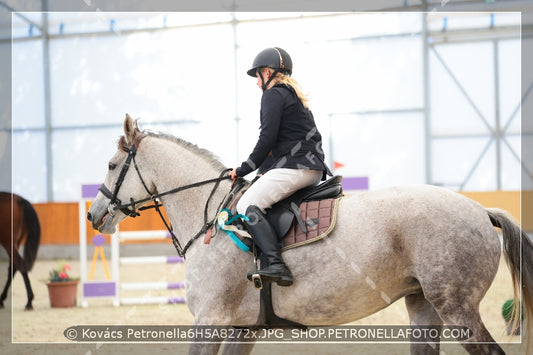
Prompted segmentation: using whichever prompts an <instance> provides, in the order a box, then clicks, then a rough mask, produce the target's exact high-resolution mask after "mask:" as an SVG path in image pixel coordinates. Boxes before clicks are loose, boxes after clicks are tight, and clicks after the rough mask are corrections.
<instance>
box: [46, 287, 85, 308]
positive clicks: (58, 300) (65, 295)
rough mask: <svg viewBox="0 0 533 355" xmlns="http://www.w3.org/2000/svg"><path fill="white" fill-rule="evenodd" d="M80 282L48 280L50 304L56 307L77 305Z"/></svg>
mask: <svg viewBox="0 0 533 355" xmlns="http://www.w3.org/2000/svg"><path fill="white" fill-rule="evenodd" d="M78 283H79V280H75V281H58V282H48V283H47V284H46V286H48V295H49V296H50V306H51V307H52V308H54V307H75V306H76V296H77V295H78Z"/></svg>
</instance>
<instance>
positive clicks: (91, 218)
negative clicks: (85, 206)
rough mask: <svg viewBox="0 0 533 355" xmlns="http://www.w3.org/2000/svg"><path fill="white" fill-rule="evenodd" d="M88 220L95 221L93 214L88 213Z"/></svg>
mask: <svg viewBox="0 0 533 355" xmlns="http://www.w3.org/2000/svg"><path fill="white" fill-rule="evenodd" d="M87 219H88V220H89V222H92V221H93V216H92V215H91V212H87Z"/></svg>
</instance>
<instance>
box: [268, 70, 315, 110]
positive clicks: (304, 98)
mask: <svg viewBox="0 0 533 355" xmlns="http://www.w3.org/2000/svg"><path fill="white" fill-rule="evenodd" d="M264 69H265V70H269V71H270V74H272V73H273V72H274V69H272V68H264ZM272 82H273V84H272V85H274V84H283V85H287V86H290V87H291V88H292V89H293V90H294V92H295V93H296V96H298V99H299V100H300V101H301V102H302V105H303V106H304V107H305V108H307V109H308V108H309V95H307V94H304V93H303V91H302V87H301V86H300V83H298V82H297V81H296V80H295V79H293V78H291V77H290V76H288V75H286V74H283V73H277V74H276V77H275V78H274V79H272Z"/></svg>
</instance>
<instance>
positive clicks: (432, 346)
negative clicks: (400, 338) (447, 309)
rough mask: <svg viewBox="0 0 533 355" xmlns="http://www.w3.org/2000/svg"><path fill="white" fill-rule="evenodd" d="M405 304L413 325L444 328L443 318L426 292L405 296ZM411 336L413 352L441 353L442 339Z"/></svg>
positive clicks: (421, 354)
mask: <svg viewBox="0 0 533 355" xmlns="http://www.w3.org/2000/svg"><path fill="white" fill-rule="evenodd" d="M405 305H406V306H407V312H408V313H409V318H410V320H411V326H431V327H432V328H436V329H438V331H439V333H440V331H441V329H442V324H443V323H442V319H440V317H439V315H438V313H437V311H436V310H435V308H434V307H433V306H432V305H431V303H429V302H428V301H427V300H426V299H425V298H424V294H422V293H418V294H414V295H408V296H406V297H405ZM414 341H415V339H414V338H413V336H411V354H420V355H423V354H424V355H425V354H436V355H438V354H439V353H440V339H439V338H437V339H435V338H416V341H417V342H416V343H415V342H414Z"/></svg>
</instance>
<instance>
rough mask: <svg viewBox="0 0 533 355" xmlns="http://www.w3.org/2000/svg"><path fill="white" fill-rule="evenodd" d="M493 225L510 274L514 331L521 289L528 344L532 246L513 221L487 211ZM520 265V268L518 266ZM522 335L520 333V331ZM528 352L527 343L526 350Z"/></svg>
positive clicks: (532, 317) (531, 320)
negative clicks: (500, 240)
mask: <svg viewBox="0 0 533 355" xmlns="http://www.w3.org/2000/svg"><path fill="white" fill-rule="evenodd" d="M487 213H488V214H489V218H490V221H491V222H492V225H493V226H495V227H498V228H501V230H502V234H503V252H504V256H505V261H506V262H507V265H508V266H509V269H510V271H511V278H512V280H513V292H514V300H513V309H512V313H511V314H512V315H516V316H514V317H512V319H513V327H512V328H513V330H515V329H516V328H518V326H519V324H520V319H521V317H520V315H521V310H520V301H519V297H520V289H522V311H523V312H524V313H525V314H524V319H525V322H526V323H525V324H526V329H525V330H526V333H525V334H524V333H523V332H522V334H523V335H525V336H526V337H527V338H528V340H529V339H531V336H532V335H533V329H532V326H531V325H532V324H533V242H532V241H531V240H530V239H529V237H528V236H527V234H526V233H525V232H523V231H522V230H521V228H520V227H519V226H518V224H516V223H515V222H513V220H512V219H511V218H512V217H510V216H509V214H508V213H507V212H505V211H503V210H500V209H496V208H488V209H487ZM520 264H521V265H520ZM522 331H523V329H522ZM527 348H529V341H528V346H527Z"/></svg>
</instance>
